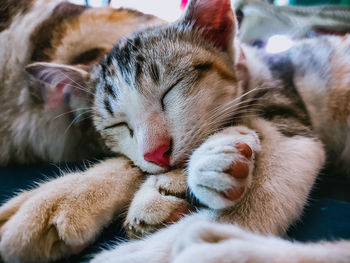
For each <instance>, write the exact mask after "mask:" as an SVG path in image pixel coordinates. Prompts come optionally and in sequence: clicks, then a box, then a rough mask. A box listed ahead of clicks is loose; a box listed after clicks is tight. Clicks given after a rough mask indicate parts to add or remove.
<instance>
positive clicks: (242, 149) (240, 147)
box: [236, 142, 253, 159]
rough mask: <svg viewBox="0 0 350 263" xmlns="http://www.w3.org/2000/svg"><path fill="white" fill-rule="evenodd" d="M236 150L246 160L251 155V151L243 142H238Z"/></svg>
mask: <svg viewBox="0 0 350 263" xmlns="http://www.w3.org/2000/svg"><path fill="white" fill-rule="evenodd" d="M236 148H237V150H238V151H239V152H240V153H241V154H242V155H243V156H245V157H246V158H248V159H249V158H250V157H252V155H253V151H252V149H251V148H250V147H249V146H248V144H246V143H244V142H238V143H236Z"/></svg>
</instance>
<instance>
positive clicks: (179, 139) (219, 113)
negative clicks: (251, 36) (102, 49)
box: [93, 0, 242, 173]
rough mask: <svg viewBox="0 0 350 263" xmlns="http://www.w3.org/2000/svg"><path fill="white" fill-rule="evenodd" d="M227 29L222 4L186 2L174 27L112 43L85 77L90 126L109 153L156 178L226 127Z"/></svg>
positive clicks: (222, 0) (235, 86)
mask: <svg viewBox="0 0 350 263" xmlns="http://www.w3.org/2000/svg"><path fill="white" fill-rule="evenodd" d="M220 8H221V9H220ZM205 12H206V13H205ZM205 14H207V15H212V17H210V19H208V17H203V16H205ZM215 18H218V19H219V20H217V21H215ZM212 21H215V24H213V22H212ZM233 23H234V19H233V15H232V10H231V9H230V4H229V1H226V0H215V1H209V0H202V1H192V3H191V4H190V6H189V8H188V10H187V12H186V13H185V15H184V17H183V18H182V19H181V20H180V21H178V22H176V23H175V24H171V25H168V26H163V27H160V28H154V29H151V30H147V31H144V32H140V33H138V34H136V35H134V36H133V37H131V38H129V39H127V40H124V41H122V42H119V43H118V44H117V46H116V47H115V48H114V49H113V51H112V52H110V53H109V55H108V56H106V58H105V59H104V60H103V61H102V63H101V65H100V66H99V67H98V68H97V69H96V71H95V73H94V76H93V78H94V82H95V85H96V94H95V117H94V121H95V125H96V127H97V129H98V130H99V131H100V133H101V135H102V136H103V138H104V139H105V142H106V144H107V145H108V146H109V147H110V148H111V149H112V150H113V151H115V152H120V153H123V154H125V155H126V156H128V157H129V158H130V159H132V160H133V161H134V163H135V164H136V165H138V166H139V167H140V168H141V169H143V170H144V171H147V172H150V173H158V172H162V171H165V170H167V169H169V168H170V167H177V166H181V165H184V162H185V161H186V159H187V158H188V157H189V155H190V154H191V152H192V151H193V149H195V148H196V147H198V146H199V144H200V143H201V142H203V140H204V139H205V138H207V137H208V135H210V134H212V133H213V132H215V131H216V130H217V129H219V128H221V127H222V126H223V125H224V124H227V122H228V120H232V118H233V115H234V114H233V113H234V108H235V106H234V105H232V103H231V102H232V101H234V99H235V98H237V97H238V96H239V95H240V94H241V93H242V89H241V88H240V85H239V83H238V79H237V74H236V72H235V64H234V58H233V56H234V52H233V41H232V39H233V34H234V24H233ZM228 105H231V106H230V107H228ZM228 108H230V110H227V109H228Z"/></svg>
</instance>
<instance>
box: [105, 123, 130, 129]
mask: <svg viewBox="0 0 350 263" xmlns="http://www.w3.org/2000/svg"><path fill="white" fill-rule="evenodd" d="M124 125H125V126H129V125H128V124H127V123H126V122H125V121H123V122H118V123H114V124H112V125H109V126H106V127H104V128H103V129H104V130H108V129H112V128H116V127H119V126H124Z"/></svg>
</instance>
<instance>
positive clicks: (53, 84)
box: [25, 62, 91, 108]
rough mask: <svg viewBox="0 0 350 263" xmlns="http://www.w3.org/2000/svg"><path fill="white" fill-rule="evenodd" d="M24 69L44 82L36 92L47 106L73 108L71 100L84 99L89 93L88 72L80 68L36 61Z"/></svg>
mask: <svg viewBox="0 0 350 263" xmlns="http://www.w3.org/2000/svg"><path fill="white" fill-rule="evenodd" d="M25 69H26V71H27V73H28V74H29V75H31V76H32V77H34V78H35V79H37V80H39V81H40V82H42V83H44V84H45V85H44V86H43V87H42V89H41V90H40V91H38V92H39V93H41V96H42V98H43V99H44V101H45V103H46V105H47V107H48V108H58V107H61V106H66V107H71V108H74V105H72V104H74V102H73V100H75V101H77V99H78V100H80V101H86V100H87V99H88V98H89V96H90V94H91V92H90V91H89V90H88V87H87V83H88V79H89V73H88V72H87V71H85V70H83V69H81V68H78V67H73V66H68V65H62V64H56V63H46V62H37V63H33V64H30V65H28V66H26V68H25ZM75 104H77V103H75Z"/></svg>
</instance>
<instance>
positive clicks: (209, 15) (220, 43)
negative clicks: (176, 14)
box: [181, 0, 237, 51]
mask: <svg viewBox="0 0 350 263" xmlns="http://www.w3.org/2000/svg"><path fill="white" fill-rule="evenodd" d="M181 23H185V24H193V29H195V30H200V32H201V34H202V36H203V37H204V39H205V40H207V41H211V42H212V44H213V45H214V46H216V47H218V48H219V49H221V50H223V51H231V49H232V48H233V38H234V36H235V34H236V30H237V29H236V27H237V25H236V24H237V23H236V19H235V15H234V13H233V10H232V8H231V0H191V1H190V2H189V4H188V6H187V9H186V11H185V13H184V15H183V17H182V19H181Z"/></svg>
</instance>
